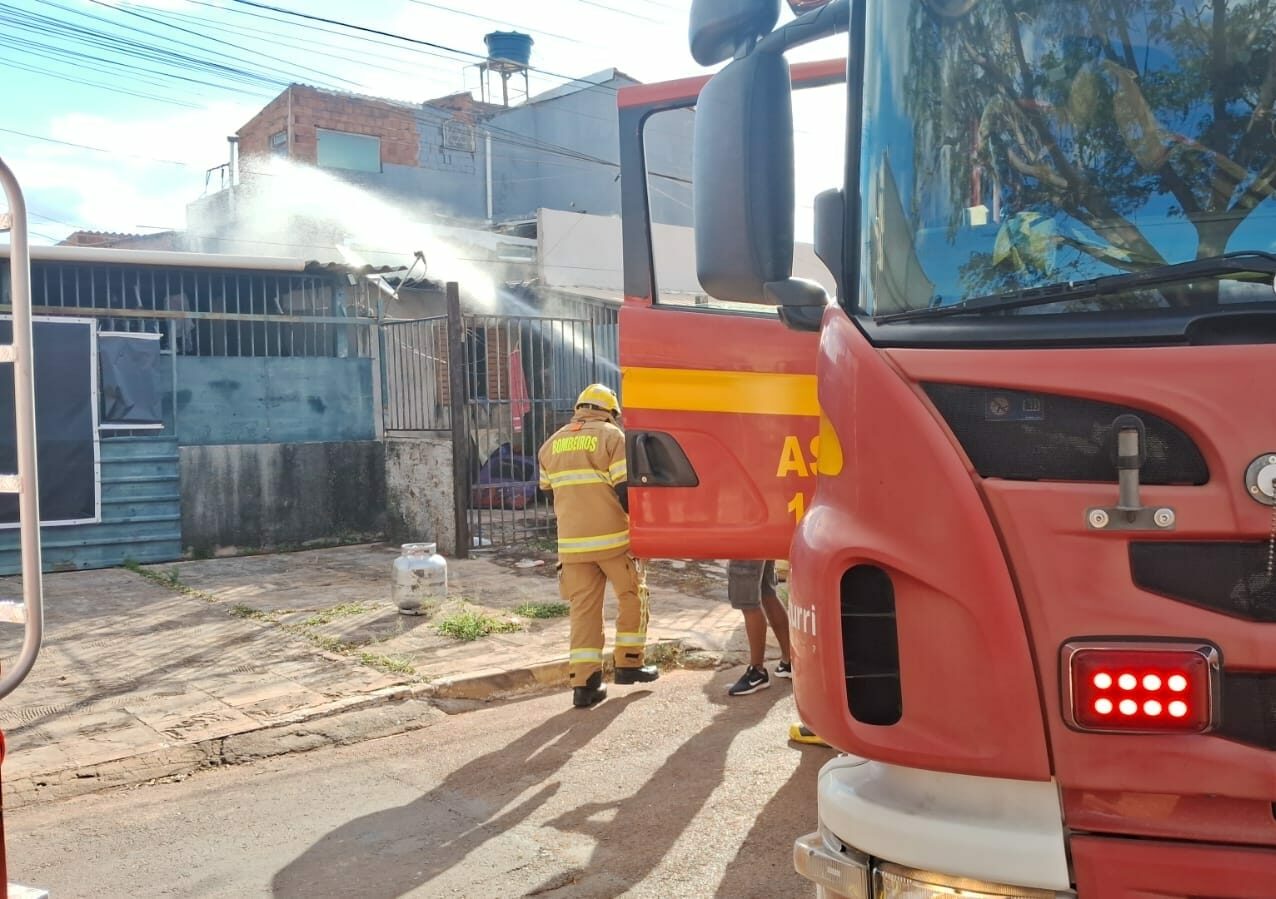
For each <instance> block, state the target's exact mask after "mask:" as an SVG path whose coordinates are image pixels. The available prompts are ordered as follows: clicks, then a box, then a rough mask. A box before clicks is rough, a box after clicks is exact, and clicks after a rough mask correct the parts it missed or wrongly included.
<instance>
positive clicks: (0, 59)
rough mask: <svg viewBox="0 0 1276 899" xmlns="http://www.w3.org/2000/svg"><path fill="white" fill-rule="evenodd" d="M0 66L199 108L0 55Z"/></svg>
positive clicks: (194, 106)
mask: <svg viewBox="0 0 1276 899" xmlns="http://www.w3.org/2000/svg"><path fill="white" fill-rule="evenodd" d="M0 66H3V67H5V68H10V69H17V70H19V71H23V72H31V73H33V74H35V75H44V76H45V77H46V78H57V79H58V80H60V81H69V82H71V83H72V84H78V85H81V86H83V87H92V88H97V89H98V90H103V91H106V92H108V93H112V94H122V95H124V96H127V97H137V98H138V99H141V100H151V101H154V102H156V103H171V104H173V105H174V106H184V107H186V108H187V109H200V108H201V107H200V106H199V104H198V103H187V102H185V101H183V100H174V99H172V98H171V97H161V96H160V95H158V94H146V93H142V92H141V91H133V90H129V89H127V88H122V87H118V86H116V85H113V84H102V83H101V82H97V81H89V80H88V79H86V78H75V77H73V76H71V75H63V74H61V73H59V72H51V71H49V70H48V69H41V68H37V67H36V66H32V65H27V64H26V63H21V62H15V61H14V60H11V59H7V58H5V57H4V56H0ZM87 68H90V70H91V71H95V72H101V73H102V74H104V75H108V76H109V75H110V73H109V72H103V71H102V70H101V69H95V68H92V67H91V66H88V67H87Z"/></svg>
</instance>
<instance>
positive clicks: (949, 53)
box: [861, 0, 1276, 316]
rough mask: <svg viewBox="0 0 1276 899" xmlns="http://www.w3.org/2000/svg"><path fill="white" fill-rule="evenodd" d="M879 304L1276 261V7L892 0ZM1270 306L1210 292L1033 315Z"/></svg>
mask: <svg viewBox="0 0 1276 899" xmlns="http://www.w3.org/2000/svg"><path fill="white" fill-rule="evenodd" d="M866 40H867V46H868V47H870V48H873V49H874V52H870V53H867V54H866V56H865V59H866V71H865V89H864V93H865V96H864V130H863V133H864V141H863V150H862V157H861V159H862V166H861V197H862V198H863V203H864V209H863V216H862V221H863V222H864V223H865V228H864V234H863V237H864V240H863V246H864V250H863V253H864V258H863V271H864V272H865V273H866V274H867V275H868V277H866V278H865V279H863V282H864V286H863V288H862V291H863V293H862V296H861V303H862V306H863V308H864V310H865V311H868V312H870V313H872V314H874V315H878V316H883V315H890V314H893V313H898V312H901V311H906V310H910V309H918V308H927V307H932V306H948V305H952V304H956V303H960V302H961V301H963V300H965V299H968V298H971V297H986V296H990V295H997V294H1001V293H1014V292H1018V291H1023V290H1026V289H1031V288H1035V287H1041V286H1045V285H1053V284H1059V283H1062V282H1068V281H1085V280H1090V279H1094V278H1100V277H1102V276H1104V275H1111V274H1118V273H1126V272H1138V271H1144V270H1147V269H1151V268H1156V267H1160V266H1164V265H1167V264H1173V263H1178V262H1184V261H1187V260H1192V259H1201V258H1206V257H1214V256H1218V255H1221V254H1224V253H1228V252H1236V251H1240V250H1263V251H1267V250H1272V249H1276V229H1273V227H1272V225H1273V219H1276V131H1274V130H1273V129H1274V120H1273V104H1274V101H1276V0H1070V2H1059V0H961V2H953V0H880V2H877V3H872V4H870V10H869V12H868V22H867V31H866ZM1254 302H1258V303H1269V304H1270V303H1273V302H1276V293H1273V291H1272V288H1271V285H1270V282H1269V283H1267V284H1263V285H1243V284H1240V283H1237V282H1229V281H1226V280H1222V281H1220V280H1212V279H1196V280H1193V281H1191V282H1187V283H1183V284H1171V285H1162V286H1158V287H1157V288H1156V289H1155V290H1150V291H1149V290H1139V291H1126V292H1112V293H1111V294H1109V295H1105V296H1097V297H1091V298H1085V299H1081V298H1069V299H1068V300H1066V301H1063V302H1058V303H1053V304H1049V305H1045V304H1039V305H1036V306H1034V307H1032V308H1030V309H1023V310H1022V312H1024V313H1028V312H1031V313H1033V314H1043V313H1056V314H1059V313H1068V312H1093V311H1096V310H1099V311H1126V312H1130V311H1138V310H1144V309H1157V308H1167V307H1170V308H1173V307H1191V308H1200V307H1202V306H1212V305H1215V304H1218V303H1225V304H1228V305H1231V304H1234V303H1254Z"/></svg>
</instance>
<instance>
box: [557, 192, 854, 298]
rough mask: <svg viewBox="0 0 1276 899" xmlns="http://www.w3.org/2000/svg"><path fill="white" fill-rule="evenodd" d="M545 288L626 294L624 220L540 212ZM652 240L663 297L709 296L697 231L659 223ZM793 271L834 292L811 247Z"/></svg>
mask: <svg viewBox="0 0 1276 899" xmlns="http://www.w3.org/2000/svg"><path fill="white" fill-rule="evenodd" d="M537 236H538V243H539V245H540V251H539V253H538V257H539V260H540V262H539V275H540V281H541V284H543V285H545V286H547V287H560V288H566V289H576V290H582V289H585V290H587V289H595V290H599V291H605V292H606V294H607V295H616V296H619V295H620V294H621V293H622V292H623V291H624V273H623V268H622V264H621V259H622V253H621V230H620V217H619V216H604V215H587V214H583V213H578V212H562V211H559V210H556V209H542V210H540V212H539V213H538V226H537ZM652 241H653V245H654V251H655V253H654V255H655V259H656V283H657V284H658V285H659V286H660V290H661V292H662V293H679V294H686V295H689V296H694V295H696V294H700V293H703V290H702V289H701V288H700V283H699V281H697V280H696V248H695V236H694V233H693V231H692V229H691V228H685V227H680V226H677V225H655V226H654V227H653V229H652ZM793 269H794V271H793V273H794V275H796V276H798V277H800V278H810V279H811V280H813V281H818V282H819V283H821V284H823V285H824V288H825V289H826V290H828V291H829V293H830V294H832V293H833V291H834V285H833V277H832V275H830V274H829V271H828V269H827V268H825V267H824V263H822V262H820V261H819V259H817V258H816V257H815V250H814V249H813V248H812V247H811V245H810V244H807V243H799V244H797V245H796V247H795V248H794V253H793Z"/></svg>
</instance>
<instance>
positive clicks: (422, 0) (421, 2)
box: [409, 0, 588, 46]
mask: <svg viewBox="0 0 1276 899" xmlns="http://www.w3.org/2000/svg"><path fill="white" fill-rule="evenodd" d="M409 2H411V3H415V4H416V5H417V6H426V7H429V8H430V9H437V10H439V11H441V12H450V13H453V14H454V15H458V16H465V17H466V18H469V19H478V20H479V21H481V22H491V23H492V24H493V25H508V26H509V27H510V28H519V29H522V30H523V31H530V32H535V34H536V35H537V36H540V35H544V36H545V37H556V38H558V39H559V40H564V41H568V42H570V43H573V44H580V45H581V46H588V43H587V42H586V41H582V40H580V39H579V38H574V37H571V36H570V35H566V34H557V33H556V32H553V31H547V30H546V29H544V28H541V27H539V26H537V27H535V28H533V27H532V26H530V25H519V24H518V23H516V22H511V21H510V20H509V19H493V18H492V17H491V16H481V15H479V14H478V13H474V12H467V11H466V10H463V9H454V8H452V7H451V6H443V5H442V4H440V3H430V2H427V0H409Z"/></svg>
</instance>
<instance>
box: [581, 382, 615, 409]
mask: <svg viewBox="0 0 1276 899" xmlns="http://www.w3.org/2000/svg"><path fill="white" fill-rule="evenodd" d="M581 406H597V407H598V408H599V409H605V410H607V411H608V412H610V413H611V414H612V415H619V414H620V400H619V399H617V398H616V391H614V390H612V389H611V388H610V387H608V386H607V385H606V384H590V385H589V386H588V387H586V388H585V389H584V390H582V391H581V392H580V396H578V397H576V408H577V409H579V408H580V407H581Z"/></svg>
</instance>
